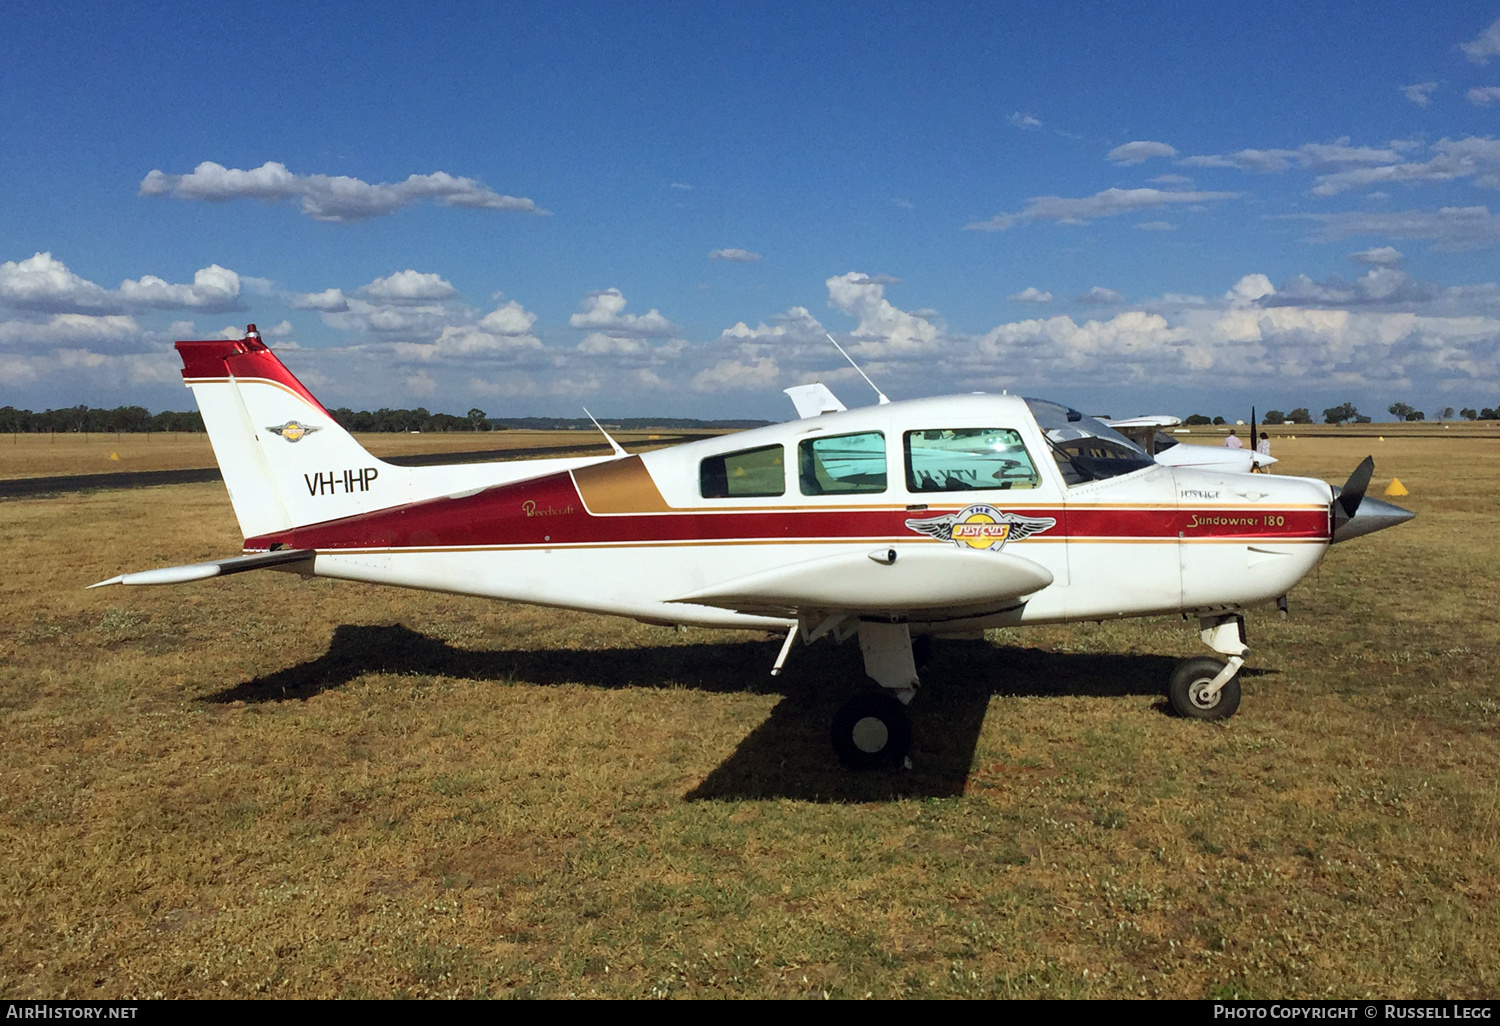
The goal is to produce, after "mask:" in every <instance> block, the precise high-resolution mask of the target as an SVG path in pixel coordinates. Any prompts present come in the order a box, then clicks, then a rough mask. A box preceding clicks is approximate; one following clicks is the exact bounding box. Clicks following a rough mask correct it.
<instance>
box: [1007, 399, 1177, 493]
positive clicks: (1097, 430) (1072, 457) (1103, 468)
mask: <svg viewBox="0 0 1500 1026" xmlns="http://www.w3.org/2000/svg"><path fill="white" fill-rule="evenodd" d="M1026 405H1027V406H1028V407H1030V409H1031V414H1032V416H1034V417H1035V418H1036V422H1037V426H1038V427H1040V428H1041V429H1042V434H1043V435H1045V436H1046V438H1047V441H1048V442H1049V443H1050V444H1051V446H1052V455H1053V458H1055V459H1056V460H1057V466H1058V469H1060V470H1061V471H1062V475H1063V479H1064V480H1066V481H1067V482H1068V484H1070V485H1075V484H1082V483H1083V482H1085V481H1100V480H1103V479H1104V478H1108V477H1120V476H1121V475H1123V474H1133V473H1135V472H1136V471H1137V470H1144V469H1145V468H1147V467H1150V466H1153V465H1154V464H1155V462H1156V461H1155V460H1153V459H1152V458H1151V457H1150V456H1149V455H1147V454H1146V450H1144V449H1142V448H1141V447H1140V446H1138V445H1136V444H1135V443H1134V442H1132V441H1131V440H1130V439H1128V438H1126V437H1125V436H1124V435H1122V434H1120V433H1119V432H1118V431H1116V430H1115V429H1114V428H1112V427H1109V426H1108V425H1106V424H1104V423H1103V422H1102V421H1098V420H1095V419H1094V418H1093V417H1086V416H1084V415H1083V414H1082V413H1079V412H1078V411H1077V410H1074V409H1070V408H1069V407H1066V406H1063V405H1062V404H1061V403H1054V402H1048V401H1047V400H1045V399H1027V400H1026Z"/></svg>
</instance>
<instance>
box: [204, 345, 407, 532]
mask: <svg viewBox="0 0 1500 1026" xmlns="http://www.w3.org/2000/svg"><path fill="white" fill-rule="evenodd" d="M177 352H178V353H179V354H180V355H181V356H182V363H183V370H182V377H183V379H184V380H185V381H186V382H187V385H188V387H190V388H191V389H192V390H193V397H194V398H195V399H196V400H197V402H198V409H199V411H200V412H201V413H202V414H203V424H204V427H205V428H206V429H207V430H208V437H209V441H210V443H211V444H212V445H213V449H214V457H215V458H216V459H217V460H218V462H219V470H220V471H221V472H222V473H223V475H224V484H225V486H226V487H227V488H228V490H229V500H230V502H231V503H232V504H233V506H234V514H235V517H236V518H237V519H238V520H239V522H240V530H241V531H242V532H243V533H244V535H245V537H247V538H252V537H257V536H260V535H265V534H270V533H273V532H275V531H283V530H286V529H288V528H292V527H301V526H304V525H306V524H315V523H321V522H323V521H325V520H335V519H337V518H339V517H346V516H352V515H354V514H356V513H364V512H368V511H370V510H373V509H380V508H382V507H385V506H390V505H394V504H395V503H397V502H399V501H400V498H401V488H400V487H399V486H400V485H401V483H402V479H403V478H404V476H405V469H406V468H403V467H397V466H394V465H392V464H389V463H385V462H383V461H381V460H378V459H376V458H375V457H374V456H372V455H370V453H369V452H368V451H366V450H365V448H364V447H363V446H361V445H360V444H359V443H358V442H356V441H355V440H354V437H353V436H352V435H350V434H349V433H348V432H347V431H345V430H344V429H343V428H342V427H340V426H339V425H338V423H337V422H336V421H335V420H334V419H333V417H332V416H331V415H330V414H329V413H328V411H327V410H325V409H324V408H323V405H322V404H321V403H319V402H318V400H317V399H315V398H314V397H313V395H312V393H311V392H309V391H308V390H307V389H306V388H305V387H304V386H303V385H302V383H301V382H300V381H298V380H297V379H296V377H295V376H293V374H292V372H291V371H289V370H287V368H286V365H285V364H283V363H282V362H281V361H280V360H279V359H277V357H276V355H275V354H274V353H272V352H271V350H270V349H269V348H267V347H266V345H265V344H264V343H263V342H262V341H261V338H260V332H258V331H256V329H255V325H253V324H252V325H250V326H249V327H248V328H247V329H246V331H245V337H244V338H242V339H209V340H204V341H184V342H178V343H177Z"/></svg>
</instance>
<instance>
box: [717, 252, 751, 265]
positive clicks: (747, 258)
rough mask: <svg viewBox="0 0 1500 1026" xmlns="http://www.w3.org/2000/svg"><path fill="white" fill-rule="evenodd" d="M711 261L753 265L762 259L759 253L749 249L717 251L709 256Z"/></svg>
mask: <svg viewBox="0 0 1500 1026" xmlns="http://www.w3.org/2000/svg"><path fill="white" fill-rule="evenodd" d="M708 258H709V259H710V260H727V261H729V262H730V263H733V264H753V263H755V262H756V261H757V260H759V259H760V254H759V253H752V252H750V251H749V250H748V249H716V250H714V251H713V252H712V253H710V254H708Z"/></svg>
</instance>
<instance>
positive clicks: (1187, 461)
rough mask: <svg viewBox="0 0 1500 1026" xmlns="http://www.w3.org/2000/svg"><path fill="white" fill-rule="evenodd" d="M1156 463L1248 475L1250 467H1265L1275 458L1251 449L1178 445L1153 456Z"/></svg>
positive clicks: (1274, 460) (1273, 461)
mask: <svg viewBox="0 0 1500 1026" xmlns="http://www.w3.org/2000/svg"><path fill="white" fill-rule="evenodd" d="M1155 459H1156V462H1157V463H1161V464H1164V465H1166V466H1168V467H1207V468H1211V469H1213V470H1228V471H1231V472H1233V473H1237V474H1248V473H1250V468H1251V467H1257V466H1259V467H1266V466H1270V465H1271V464H1272V463H1275V462H1276V457H1275V456H1262V455H1261V454H1260V453H1258V452H1256V451H1255V450H1254V449H1251V448H1248V447H1246V448H1244V449H1228V448H1225V447H1224V446H1222V445H1189V444H1187V443H1179V444H1177V445H1174V446H1172V448H1170V449H1163V450H1162V451H1161V452H1159V453H1157V454H1156V456H1155Z"/></svg>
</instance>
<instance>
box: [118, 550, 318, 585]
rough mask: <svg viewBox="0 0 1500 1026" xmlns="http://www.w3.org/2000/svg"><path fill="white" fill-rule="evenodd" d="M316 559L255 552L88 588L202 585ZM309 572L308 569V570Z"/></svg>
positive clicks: (307, 553) (297, 553) (303, 553)
mask: <svg viewBox="0 0 1500 1026" xmlns="http://www.w3.org/2000/svg"><path fill="white" fill-rule="evenodd" d="M316 555H317V551H316V550H314V549H278V550H277V551H275V552H257V553H254V554H253V555H249V556H235V557H234V558H232V559H218V560H214V561H213V562H212V563H189V564H188V565H187V566H168V567H162V568H161V569H159V570H142V571H140V572H138V573H133V574H121V575H120V576H118V577H111V578H110V579H109V580H107V581H100V582H99V583H98V584H91V585H89V587H90V588H102V587H104V586H105V585H107V584H130V585H139V584H186V583H187V582H188V581H203V580H207V579H208V578H210V577H223V576H225V575H226V574H240V573H244V572H245V571H246V570H265V569H267V568H270V567H282V568H285V569H291V568H292V566H293V565H294V564H296V563H308V564H311V563H312V558H313V557H314V556H316ZM309 569H311V567H310V566H309Z"/></svg>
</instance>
